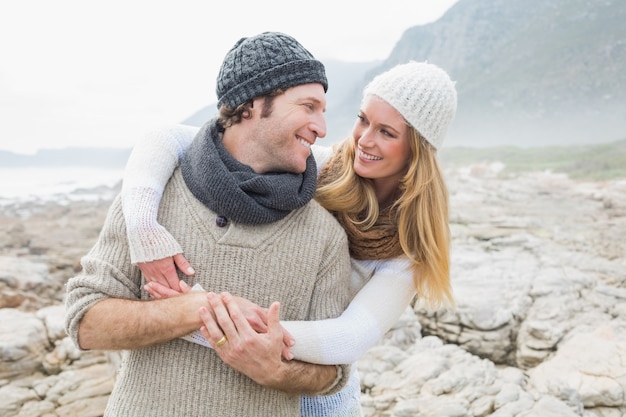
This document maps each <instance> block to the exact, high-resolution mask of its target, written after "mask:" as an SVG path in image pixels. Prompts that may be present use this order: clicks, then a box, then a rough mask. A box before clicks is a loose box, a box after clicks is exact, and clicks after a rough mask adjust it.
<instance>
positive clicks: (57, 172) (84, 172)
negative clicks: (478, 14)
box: [0, 166, 124, 206]
mask: <svg viewBox="0 0 626 417" xmlns="http://www.w3.org/2000/svg"><path fill="white" fill-rule="evenodd" d="M123 173H124V169H123V168H101V167H97V168H96V167H80V166H70V167H15V168H14V167H10V168H6V167H0V206H1V205H5V206H6V205H8V204H15V203H24V202H48V201H58V202H71V201H76V200H98V199H103V198H111V196H112V194H114V193H116V192H117V191H116V190H117V189H118V188H116V187H118V186H119V185H120V184H121V181H122V176H123Z"/></svg>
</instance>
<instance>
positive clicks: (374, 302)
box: [281, 259, 415, 365]
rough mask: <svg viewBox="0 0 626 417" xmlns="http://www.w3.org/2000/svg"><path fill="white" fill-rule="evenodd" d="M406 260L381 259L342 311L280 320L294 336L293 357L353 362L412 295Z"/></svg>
mask: <svg viewBox="0 0 626 417" xmlns="http://www.w3.org/2000/svg"><path fill="white" fill-rule="evenodd" d="M408 266H409V262H408V260H406V259H393V260H389V261H385V262H383V265H382V267H381V268H377V270H376V272H375V273H374V276H373V277H372V278H371V279H370V280H369V282H368V283H367V284H365V286H364V287H363V288H362V289H361V290H360V291H359V293H358V294H357V295H356V296H355V297H354V299H353V300H352V302H351V303H350V305H349V306H348V308H347V309H346V311H344V313H343V314H342V315H341V316H339V317H337V318H335V319H327V320H318V321H283V322H281V324H282V325H283V327H284V328H285V329H286V330H287V331H288V332H289V333H290V334H291V336H292V337H293V338H294V339H295V341H296V344H295V346H292V347H291V352H292V353H293V355H294V357H295V358H296V359H299V360H301V361H304V362H311V363H318V364H327V365H328V364H338V363H353V362H355V361H356V360H358V359H359V358H360V357H361V356H362V355H363V354H364V353H365V352H366V351H367V350H368V349H369V348H370V347H372V346H374V345H375V344H376V343H377V342H378V341H379V340H380V338H381V337H382V336H383V335H384V334H385V333H386V332H387V331H388V330H389V329H390V328H391V326H393V325H394V324H395V323H396V322H397V321H398V319H399V318H400V316H401V315H402V313H403V312H404V310H405V309H406V308H407V306H408V305H409V303H410V302H411V300H412V299H413V297H414V296H415V285H414V283H413V276H412V273H411V271H410V269H408Z"/></svg>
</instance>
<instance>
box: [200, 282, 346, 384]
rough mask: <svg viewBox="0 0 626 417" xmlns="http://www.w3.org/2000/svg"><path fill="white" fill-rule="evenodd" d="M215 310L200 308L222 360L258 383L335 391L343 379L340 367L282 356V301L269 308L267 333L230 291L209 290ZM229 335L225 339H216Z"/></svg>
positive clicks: (206, 333)
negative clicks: (257, 326)
mask: <svg viewBox="0 0 626 417" xmlns="http://www.w3.org/2000/svg"><path fill="white" fill-rule="evenodd" d="M207 299H208V301H209V304H210V305H211V308H212V312H213V313H212V314H211V313H209V311H208V310H207V309H206V308H200V317H201V318H202V321H203V322H204V326H203V327H202V333H203V335H204V337H205V338H206V339H207V340H209V341H210V342H211V344H212V346H213V348H214V349H215V350H216V352H217V354H218V355H219V356H220V358H222V360H223V361H224V362H225V363H227V364H228V365H230V366H231V367H232V368H233V369H235V370H237V371H239V372H241V373H243V374H245V375H247V376H248V377H249V378H251V379H252V380H253V381H255V382H256V383H258V384H261V385H264V386H267V387H270V388H274V389H277V390H280V391H284V392H289V393H294V394H307V395H320V394H327V393H330V392H332V391H333V389H334V388H335V387H336V385H337V384H338V383H339V381H340V380H341V379H342V371H341V368H340V367H337V366H334V365H316V364H311V363H306V362H299V361H289V362H287V361H284V360H283V359H282V349H283V331H282V327H281V325H280V319H279V309H280V306H279V303H277V302H275V303H273V304H272V305H271V306H270V308H269V310H268V329H267V333H257V332H256V331H255V330H254V329H253V328H252V327H251V326H250V324H249V323H248V321H247V319H246V318H245V316H244V314H243V313H242V312H241V310H240V309H239V307H238V305H237V303H236V302H235V300H234V299H233V297H232V295H231V294H228V293H222V294H220V295H218V294H215V293H211V292H210V293H208V295H207ZM222 336H226V339H227V341H226V343H224V344H223V345H218V344H217V342H218V341H219V340H220V339H221V338H222Z"/></svg>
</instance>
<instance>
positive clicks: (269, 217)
mask: <svg viewBox="0 0 626 417" xmlns="http://www.w3.org/2000/svg"><path fill="white" fill-rule="evenodd" d="M221 133H222V132H221V131H220V127H219V126H218V124H217V122H216V119H213V120H211V121H209V122H207V123H206V124H205V125H204V126H203V127H202V128H201V129H200V131H199V132H198V134H197V135H196V137H195V138H194V141H193V142H192V144H191V147H190V148H189V149H188V150H187V152H186V154H185V157H184V159H183V161H182V163H181V170H182V174H183V178H184V179H185V183H186V184H187V186H188V187H189V189H190V190H191V192H192V193H193V195H194V196H196V198H197V199H198V200H200V201H201V202H202V203H203V204H204V205H206V206H207V207H208V208H210V209H211V210H212V211H214V212H216V213H217V214H218V215H221V216H225V217H226V218H227V219H229V220H232V221H235V222H238V223H244V224H264V223H271V222H275V221H277V220H280V219H282V218H283V217H285V216H286V215H287V214H289V213H290V212H291V211H293V210H295V209H297V208H300V207H302V206H304V205H305V204H306V203H308V202H309V201H310V200H311V199H312V198H313V195H314V193H315V187H316V185H317V168H316V166H315V160H314V159H313V155H311V156H309V158H308V159H307V164H306V165H307V167H306V171H305V172H304V173H303V174H292V173H269V174H257V173H255V172H254V171H253V170H252V168H250V167H249V166H248V165H244V164H242V163H241V162H239V161H237V160H236V159H235V158H233V157H232V156H231V155H230V153H228V151H227V150H226V149H225V148H224V145H223V144H222V135H221Z"/></svg>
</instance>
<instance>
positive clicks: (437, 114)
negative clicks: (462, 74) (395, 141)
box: [363, 61, 457, 149]
mask: <svg viewBox="0 0 626 417" xmlns="http://www.w3.org/2000/svg"><path fill="white" fill-rule="evenodd" d="M454 85H455V83H454V82H453V81H452V80H450V77H449V76H448V74H447V73H446V72H445V71H444V70H442V69H441V68H439V67H437V66H436V65H433V64H428V63H425V62H424V63H419V62H414V61H411V62H409V63H406V64H401V65H397V66H395V67H393V68H391V69H390V70H388V71H386V72H384V73H382V74H380V75H378V76H376V77H375V78H374V79H373V80H372V81H371V82H370V83H369V84H368V85H367V86H366V87H365V90H364V91H363V97H366V96H368V95H370V94H373V95H376V96H378V97H380V98H382V99H383V100H385V101H386V102H387V103H389V104H390V105H391V106H392V107H393V108H395V109H396V110H397V111H398V112H399V113H400V114H401V115H402V116H403V117H404V118H405V119H406V121H407V122H409V123H410V124H411V126H413V127H414V128H415V129H416V130H417V131H418V132H419V133H420V134H421V135H422V136H423V137H424V138H425V139H426V140H427V141H428V142H429V143H430V144H431V145H433V146H434V147H435V148H436V149H439V147H441V144H442V143H443V139H444V137H445V136H446V132H447V131H448V127H449V126H450V123H451V122H452V119H454V115H455V113H456V106H457V97H456V88H455V86H454Z"/></svg>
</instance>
